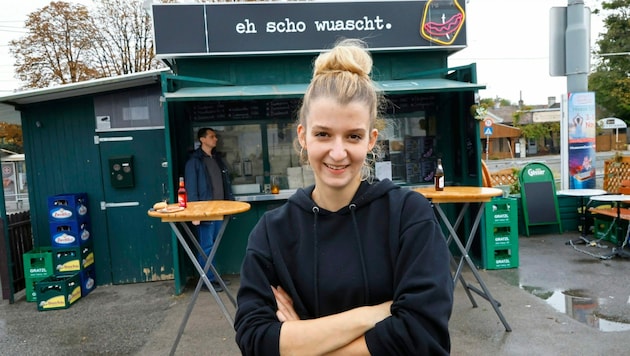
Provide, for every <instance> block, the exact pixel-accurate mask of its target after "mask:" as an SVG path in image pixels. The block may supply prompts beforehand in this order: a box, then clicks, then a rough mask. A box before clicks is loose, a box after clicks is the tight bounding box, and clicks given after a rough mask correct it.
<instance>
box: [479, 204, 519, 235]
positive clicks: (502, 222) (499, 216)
mask: <svg viewBox="0 0 630 356" xmlns="http://www.w3.org/2000/svg"><path fill="white" fill-rule="evenodd" d="M485 213H486V227H487V228H491V227H495V226H510V228H512V229H514V231H518V207H517V204H516V199H512V198H494V199H492V200H491V201H489V202H488V203H486V206H485Z"/></svg>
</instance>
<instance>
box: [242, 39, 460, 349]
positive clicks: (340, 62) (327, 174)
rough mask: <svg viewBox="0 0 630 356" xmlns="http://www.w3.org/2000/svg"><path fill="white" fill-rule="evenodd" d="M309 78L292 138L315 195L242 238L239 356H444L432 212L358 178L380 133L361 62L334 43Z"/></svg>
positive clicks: (307, 192) (443, 275)
mask: <svg viewBox="0 0 630 356" xmlns="http://www.w3.org/2000/svg"><path fill="white" fill-rule="evenodd" d="M314 67H315V68H314V73H313V78H312V81H311V83H310V85H309V87H308V88H307V90H306V93H305V95H304V101H303V103H302V107H301V109H300V112H299V122H298V128H297V135H298V141H299V145H300V147H301V151H300V156H301V158H303V159H306V160H308V163H309V164H310V165H311V167H312V168H313V171H314V174H315V185H314V186H310V187H307V188H303V189H298V190H297V191H296V193H295V194H294V195H293V196H291V197H290V198H289V200H288V201H287V203H285V204H284V205H283V206H281V207H279V208H277V209H275V210H272V211H269V212H267V213H266V214H265V215H264V216H263V217H262V218H261V219H260V221H259V222H258V224H257V225H256V227H255V228H254V229H253V230H252V232H251V234H250V237H249V240H248V246H247V251H246V255H245V258H244V260H243V265H242V268H241V285H240V288H239V291H238V297H237V300H238V308H237V311H236V317H235V323H234V327H235V330H236V342H237V344H238V345H239V347H240V349H241V352H242V353H243V355H266V356H267V355H280V354H282V355H287V354H294V355H306V354H308V355H322V354H327V355H447V354H449V352H450V336H449V331H448V321H449V318H450V315H451V311H452V306H453V281H452V277H451V272H450V268H449V261H450V257H449V256H450V255H449V251H448V248H447V246H446V241H445V239H444V236H443V234H442V231H441V229H440V225H439V223H438V221H437V220H436V217H435V214H434V213H433V209H432V208H431V205H430V203H429V201H428V200H427V199H426V198H424V197H423V196H422V195H421V194H417V193H415V192H413V191H411V190H404V189H401V188H400V187H399V186H397V185H395V184H394V183H392V182H391V181H390V180H388V179H385V180H383V181H378V180H376V179H374V180H370V179H369V178H368V177H369V174H367V173H366V166H367V162H366V161H367V159H366V157H371V156H372V155H371V154H368V153H369V152H370V151H371V152H374V151H375V149H376V148H377V146H376V141H377V138H378V129H377V127H378V125H379V124H380V123H379V121H378V117H379V107H380V106H379V104H380V100H381V98H380V97H379V95H378V94H377V92H376V90H375V87H374V85H373V83H372V80H371V78H370V72H371V70H372V58H371V56H370V54H369V53H368V52H367V50H366V49H365V45H364V43H363V42H361V41H358V40H345V41H342V42H340V43H338V44H337V45H336V46H335V47H334V48H333V49H332V50H331V51H328V52H324V53H322V54H320V56H319V57H318V58H317V60H316V61H315V65H314ZM368 172H369V171H368Z"/></svg>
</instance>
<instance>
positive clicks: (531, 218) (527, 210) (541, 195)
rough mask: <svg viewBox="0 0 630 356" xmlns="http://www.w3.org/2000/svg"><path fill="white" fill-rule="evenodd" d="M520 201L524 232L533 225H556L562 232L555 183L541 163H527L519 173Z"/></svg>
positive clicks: (550, 173)
mask: <svg viewBox="0 0 630 356" xmlns="http://www.w3.org/2000/svg"><path fill="white" fill-rule="evenodd" d="M519 183H520V185H521V202H522V204H523V217H524V220H525V234H526V235H527V236H529V227H530V226H535V225H556V224H557V225H558V230H559V232H560V233H562V223H561V221H560V211H559V209H558V198H557V197H556V183H555V180H554V179H553V173H552V172H551V170H550V169H549V167H547V166H546V165H545V164H543V163H529V164H527V165H525V166H524V167H523V169H522V170H521V172H520V174H519Z"/></svg>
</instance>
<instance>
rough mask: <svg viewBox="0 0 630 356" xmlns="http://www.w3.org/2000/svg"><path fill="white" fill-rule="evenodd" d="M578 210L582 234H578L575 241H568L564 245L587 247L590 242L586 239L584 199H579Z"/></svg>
mask: <svg viewBox="0 0 630 356" xmlns="http://www.w3.org/2000/svg"><path fill="white" fill-rule="evenodd" d="M580 208H581V209H582V218H581V219H582V233H581V234H580V237H578V238H577V239H574V240H570V241H567V242H565V243H564V244H565V245H578V244H585V245H589V244H590V243H591V241H590V240H589V239H588V238H586V235H587V233H586V229H587V226H586V225H587V224H586V216H587V215H586V206H585V205H584V197H582V196H581V197H580Z"/></svg>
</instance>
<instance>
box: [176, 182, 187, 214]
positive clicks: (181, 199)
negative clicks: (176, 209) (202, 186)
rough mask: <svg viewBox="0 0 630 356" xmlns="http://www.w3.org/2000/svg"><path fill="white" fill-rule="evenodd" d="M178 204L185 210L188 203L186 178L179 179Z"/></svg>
mask: <svg viewBox="0 0 630 356" xmlns="http://www.w3.org/2000/svg"><path fill="white" fill-rule="evenodd" d="M177 203H179V206H181V207H182V208H185V207H186V205H187V203H188V195H187V194H186V188H185V187H184V177H179V189H178V190H177Z"/></svg>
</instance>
